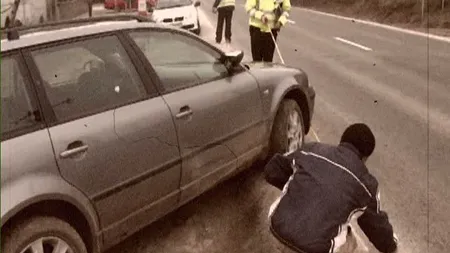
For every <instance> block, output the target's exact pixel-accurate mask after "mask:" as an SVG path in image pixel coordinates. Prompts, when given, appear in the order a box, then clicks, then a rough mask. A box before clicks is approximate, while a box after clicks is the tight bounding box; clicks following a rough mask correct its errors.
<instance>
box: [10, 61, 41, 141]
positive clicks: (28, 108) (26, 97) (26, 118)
mask: <svg viewBox="0 0 450 253" xmlns="http://www.w3.org/2000/svg"><path fill="white" fill-rule="evenodd" d="M1 65H2V67H1V98H2V100H1V108H2V118H1V121H2V125H1V132H2V140H3V139H5V137H6V136H10V135H11V134H14V133H17V132H22V131H23V130H27V129H29V128H32V127H34V126H36V125H37V119H36V113H37V108H35V107H34V106H33V105H32V103H31V100H30V99H31V98H30V97H31V96H30V94H29V91H28V90H27V88H26V85H25V79H24V77H23V73H22V72H21V70H20V68H19V64H18V62H17V60H16V58H14V57H2V61H1ZM6 138H7V137H6Z"/></svg>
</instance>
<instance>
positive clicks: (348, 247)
mask: <svg viewBox="0 0 450 253" xmlns="http://www.w3.org/2000/svg"><path fill="white" fill-rule="evenodd" d="M352 233H353V232H352ZM352 233H349V234H348V235H347V236H346V237H347V239H346V241H345V243H344V244H343V245H342V246H341V247H340V248H338V249H337V250H336V251H335V253H360V252H362V251H361V250H359V249H358V242H357V240H356V237H355V236H354V235H353V234H352ZM272 243H273V244H274V246H275V252H274V253H306V252H302V251H300V250H294V249H291V248H289V247H288V246H287V245H285V244H284V243H282V242H281V241H279V240H278V239H277V238H275V236H272Z"/></svg>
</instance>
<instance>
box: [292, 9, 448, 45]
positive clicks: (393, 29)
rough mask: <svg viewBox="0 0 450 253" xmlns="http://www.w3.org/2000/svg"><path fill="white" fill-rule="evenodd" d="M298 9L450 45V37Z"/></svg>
mask: <svg viewBox="0 0 450 253" xmlns="http://www.w3.org/2000/svg"><path fill="white" fill-rule="evenodd" d="M298 9H300V10H302V11H307V12H311V13H315V14H319V15H325V16H329V17H333V18H339V19H343V20H348V21H354V22H356V23H360V24H365V25H370V26H375V27H381V28H384V29H388V30H392V31H396V32H402V33H407V34H411V35H416V36H421V37H425V38H429V39H434V40H438V41H443V42H447V43H450V37H444V36H439V35H434V34H428V33H423V32H417V31H413V30H409V29H404V28H400V27H396V26H391V25H385V24H380V23H376V22H373V21H367V20H362V19H355V18H351V17H346V16H339V15H336V14H331V13H327V12H323V11H316V10H312V9H306V8H301V7H298Z"/></svg>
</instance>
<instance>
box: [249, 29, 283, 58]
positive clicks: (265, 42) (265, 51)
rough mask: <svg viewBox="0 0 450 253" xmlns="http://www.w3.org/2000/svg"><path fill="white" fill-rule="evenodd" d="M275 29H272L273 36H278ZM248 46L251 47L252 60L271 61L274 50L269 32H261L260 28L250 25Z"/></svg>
mask: <svg viewBox="0 0 450 253" xmlns="http://www.w3.org/2000/svg"><path fill="white" fill-rule="evenodd" d="M278 31H279V30H277V29H272V33H273V37H274V39H275V40H276V39H277V36H278ZM250 46H251V48H252V57H253V61H264V62H272V61H273V54H274V52H275V42H274V41H273V39H272V35H271V34H270V32H261V29H260V28H258V27H255V26H250Z"/></svg>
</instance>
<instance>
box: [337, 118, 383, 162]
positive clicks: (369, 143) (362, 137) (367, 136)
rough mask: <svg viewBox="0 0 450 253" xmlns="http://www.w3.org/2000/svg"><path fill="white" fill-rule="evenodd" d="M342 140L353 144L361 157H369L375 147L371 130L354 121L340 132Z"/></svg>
mask: <svg viewBox="0 0 450 253" xmlns="http://www.w3.org/2000/svg"><path fill="white" fill-rule="evenodd" d="M342 142H346V143H350V144H352V145H353V146H355V148H356V149H358V151H359V152H360V153H361V156H362V157H369V156H370V155H371V154H372V153H373V150H374V149H375V136H374V135H373V133H372V130H370V128H369V127H368V126H367V125H366V124H363V123H356V124H353V125H350V126H349V127H347V129H345V131H344V133H343V134H342V137H341V143H342Z"/></svg>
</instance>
